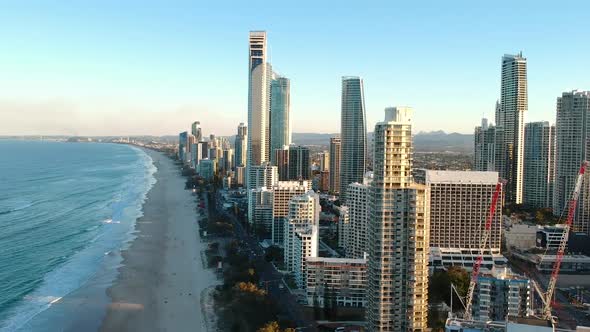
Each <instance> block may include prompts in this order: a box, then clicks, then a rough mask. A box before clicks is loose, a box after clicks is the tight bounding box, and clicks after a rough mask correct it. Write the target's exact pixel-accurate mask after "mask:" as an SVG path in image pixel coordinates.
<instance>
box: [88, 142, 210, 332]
mask: <svg viewBox="0 0 590 332" xmlns="http://www.w3.org/2000/svg"><path fill="white" fill-rule="evenodd" d="M144 152H145V153H147V154H148V155H149V156H150V157H151V158H152V160H153V163H154V165H155V166H156V167H157V169H158V170H157V172H156V173H155V174H154V175H155V178H156V181H157V182H156V184H154V186H153V187H152V188H151V190H150V191H149V193H148V194H147V199H146V201H145V203H144V206H143V217H141V218H139V219H138V220H137V221H136V224H135V234H136V238H135V240H133V241H132V242H131V243H130V245H129V246H128V248H127V249H126V250H124V251H123V252H122V259H123V261H122V264H121V266H120V267H119V269H118V276H117V278H116V280H115V281H114V283H113V284H112V286H111V287H110V288H108V290H107V295H108V297H109V298H110V304H109V305H108V307H107V312H106V316H105V317H104V319H103V321H102V324H101V327H100V329H99V330H100V331H163V330H169V331H195V330H199V331H205V330H206V329H207V325H209V324H207V322H206V320H207V319H206V318H205V317H204V314H203V310H202V304H201V294H205V293H206V292H205V290H206V289H208V288H210V287H211V286H214V285H216V284H217V283H218V281H217V278H216V276H215V274H214V272H213V271H212V270H210V269H207V267H206V266H203V264H202V260H201V252H202V251H203V250H204V249H205V248H206V243H204V242H202V241H201V239H200V238H199V236H198V221H197V215H196V213H195V210H196V203H195V197H194V196H192V195H191V193H190V192H189V191H187V190H184V182H185V179H184V178H183V177H182V176H181V175H180V172H179V170H178V168H177V166H176V165H174V162H173V161H172V160H171V159H170V158H168V157H167V156H165V155H164V154H163V153H160V152H157V151H153V150H147V149H144Z"/></svg>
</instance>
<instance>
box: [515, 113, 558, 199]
mask: <svg viewBox="0 0 590 332" xmlns="http://www.w3.org/2000/svg"><path fill="white" fill-rule="evenodd" d="M554 143H555V127H554V126H551V125H549V122H547V121H543V122H531V123H527V124H526V125H525V128H524V174H523V176H524V184H523V193H522V202H523V203H524V204H526V205H529V206H533V207H536V208H552V207H553V180H554V175H555V174H554V173H553V170H554V167H553V162H554V160H553V158H554V153H555V149H554V147H553V146H554Z"/></svg>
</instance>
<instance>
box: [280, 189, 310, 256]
mask: <svg viewBox="0 0 590 332" xmlns="http://www.w3.org/2000/svg"><path fill="white" fill-rule="evenodd" d="M309 189H310V184H309V183H308V182H307V181H279V182H277V183H276V184H275V185H274V186H273V187H272V192H273V205H272V216H273V222H272V234H271V239H272V243H273V244H276V245H282V244H283V241H284V238H283V237H284V227H285V223H286V222H287V218H288V216H289V202H290V201H291V199H292V198H293V197H295V196H300V195H303V194H305V193H306V192H307V191H308V190H309Z"/></svg>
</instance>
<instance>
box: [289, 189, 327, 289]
mask: <svg viewBox="0 0 590 332" xmlns="http://www.w3.org/2000/svg"><path fill="white" fill-rule="evenodd" d="M320 210H321V207H320V198H319V195H318V194H316V193H314V192H313V191H308V192H307V193H305V194H303V195H299V196H294V197H293V198H291V200H290V201H289V215H288V219H287V223H286V225H285V235H284V261H285V268H286V269H287V270H288V271H290V272H293V273H294V275H295V276H297V275H299V276H302V275H305V259H306V258H307V257H317V256H318V246H319V238H318V227H319V220H320ZM299 281H301V284H304V283H303V281H304V280H302V278H300V280H299ZM299 284H300V282H298V285H299ZM300 286H303V285H300Z"/></svg>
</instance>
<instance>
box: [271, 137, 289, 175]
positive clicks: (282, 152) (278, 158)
mask: <svg viewBox="0 0 590 332" xmlns="http://www.w3.org/2000/svg"><path fill="white" fill-rule="evenodd" d="M273 155H274V156H275V159H274V160H275V162H274V164H273V165H275V166H277V169H278V172H279V181H288V180H289V179H290V178H289V147H288V146H286V145H285V146H283V147H281V148H280V149H275V150H274V151H273Z"/></svg>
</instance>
